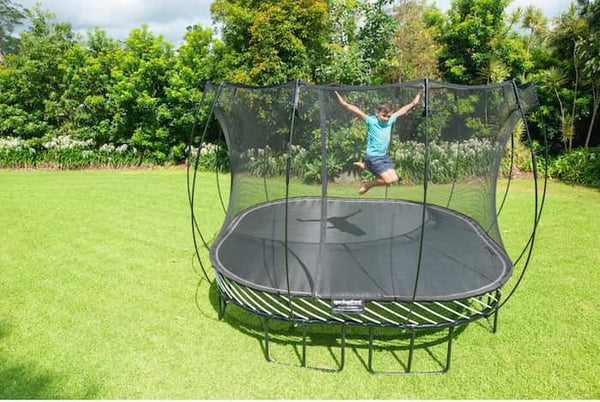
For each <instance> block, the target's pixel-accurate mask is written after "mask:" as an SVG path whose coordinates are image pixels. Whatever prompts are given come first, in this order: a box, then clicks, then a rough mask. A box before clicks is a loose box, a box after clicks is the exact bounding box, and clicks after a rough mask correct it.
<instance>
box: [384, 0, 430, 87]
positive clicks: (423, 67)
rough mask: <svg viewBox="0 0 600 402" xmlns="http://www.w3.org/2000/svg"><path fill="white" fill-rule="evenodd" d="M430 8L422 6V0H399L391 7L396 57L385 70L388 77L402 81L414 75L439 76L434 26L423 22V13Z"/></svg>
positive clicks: (424, 17) (414, 76)
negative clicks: (392, 8)
mask: <svg viewBox="0 0 600 402" xmlns="http://www.w3.org/2000/svg"><path fill="white" fill-rule="evenodd" d="M431 12H434V11H433V10H430V9H427V8H426V7H425V1H424V0H401V1H399V2H397V3H396V7H395V10H394V13H395V18H396V20H397V29H396V32H395V35H394V45H395V47H396V52H395V53H396V58H395V63H394V66H393V67H392V68H389V69H388V71H387V74H386V75H387V77H388V80H389V81H391V82H402V81H408V80H412V79H416V78H423V77H430V78H434V79H435V78H439V70H438V66H437V57H438V54H439V52H440V47H439V45H438V44H437V43H436V42H435V36H436V34H437V33H436V31H435V30H436V29H435V27H434V26H428V25H427V23H426V14H427V13H431Z"/></svg>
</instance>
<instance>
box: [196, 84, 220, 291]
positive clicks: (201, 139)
mask: <svg viewBox="0 0 600 402" xmlns="http://www.w3.org/2000/svg"><path fill="white" fill-rule="evenodd" d="M224 85H225V84H224V83H222V84H221V85H220V86H219V89H218V90H217V95H216V97H215V100H214V101H213V103H212V106H211V108H210V112H209V115H208V117H207V119H206V124H205V125H204V130H203V131H202V136H201V138H200V143H199V145H198V151H197V152H196V161H195V163H194V175H193V177H192V183H191V186H190V174H189V170H190V163H189V156H188V164H187V178H188V185H187V186H188V199H189V203H190V214H191V216H190V218H191V223H192V238H193V241H194V249H195V251H196V258H197V259H198V262H199V263H200V268H201V269H202V273H203V274H204V277H205V278H206V280H207V281H208V283H210V284H213V282H212V281H211V280H210V278H209V277H208V273H207V272H206V269H205V268H204V264H203V263H202V257H201V256H200V251H199V248H198V239H197V238H196V232H198V235H199V236H200V239H201V240H202V243H203V245H204V247H205V248H206V249H207V250H208V249H209V246H208V243H207V242H206V240H205V239H204V236H203V235H202V231H201V230H200V227H199V226H198V221H197V220H196V214H195V213H194V200H195V192H196V178H197V172H198V165H199V163H200V154H201V151H202V144H203V143H204V140H205V139H206V134H207V132H208V126H209V125H210V122H211V120H212V117H213V116H214V112H215V108H216V106H218V104H219V98H220V96H221V91H222V89H223V87H224ZM207 88H208V84H207V86H206V87H205V89H204V94H203V96H202V102H204V100H205V96H206V92H207ZM194 128H195V126H194ZM194 128H193V129H192V134H191V135H190V143H189V146H188V152H189V153H190V154H191V149H192V143H193V133H194Z"/></svg>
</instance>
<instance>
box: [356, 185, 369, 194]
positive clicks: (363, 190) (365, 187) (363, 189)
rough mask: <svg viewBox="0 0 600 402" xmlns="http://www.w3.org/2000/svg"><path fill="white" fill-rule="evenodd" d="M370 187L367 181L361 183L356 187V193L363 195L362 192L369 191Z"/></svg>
mask: <svg viewBox="0 0 600 402" xmlns="http://www.w3.org/2000/svg"><path fill="white" fill-rule="evenodd" d="M370 188H371V187H369V185H368V183H365V184H363V185H362V186H360V188H359V189H358V195H363V194H364V193H366V192H367V191H369V189H370Z"/></svg>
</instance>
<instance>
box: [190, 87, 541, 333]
mask: <svg viewBox="0 0 600 402" xmlns="http://www.w3.org/2000/svg"><path fill="white" fill-rule="evenodd" d="M207 88H208V92H211V91H213V92H217V91H218V94H219V95H218V103H215V104H214V105H213V109H214V115H215V117H216V119H217V120H218V122H219V124H220V126H221V129H222V132H223V136H224V139H225V141H226V144H227V151H228V156H229V165H230V168H231V186H230V192H229V200H228V205H227V212H226V216H225V219H224V221H223V225H222V227H221V229H220V231H219V233H218V235H217V236H216V239H215V241H214V243H213V244H212V246H211V248H210V260H211V263H212V266H213V267H214V269H215V271H216V275H217V284H218V287H219V290H220V292H221V293H222V294H223V296H224V297H225V298H226V299H227V300H229V301H231V302H233V303H236V304H238V305H239V306H241V307H242V308H245V309H247V310H248V311H251V312H253V313H256V314H259V315H262V316H264V317H267V318H277V319H282V320H292V321H297V322H301V323H311V322H324V323H331V324H343V325H368V326H392V327H398V328H410V329H413V330H415V329H417V330H418V329H425V328H443V327H453V326H456V325H460V324H464V323H466V322H469V321H472V320H474V319H477V318H480V317H486V316H488V315H490V314H491V312H493V311H494V309H495V308H496V307H497V306H498V303H499V298H500V296H499V290H500V289H501V288H502V287H503V286H504V285H505V284H506V283H507V281H508V280H509V279H510V277H511V275H512V273H513V263H512V262H511V259H510V258H509V256H508V254H507V252H506V250H505V247H504V243H503V239H502V236H501V232H500V230H499V227H498V220H497V219H498V218H497V212H498V211H497V205H496V197H497V194H496V188H497V185H498V176H499V170H500V165H501V161H502V158H503V156H504V153H505V149H506V146H507V144H508V141H509V138H512V137H511V136H512V132H513V128H514V127H515V125H516V124H517V122H518V121H519V120H520V119H523V118H524V116H525V113H527V111H528V110H530V109H531V108H532V107H534V106H535V105H536V104H537V100H536V95H535V87H533V86H527V87H523V88H518V87H517V86H516V85H515V84H514V82H506V83H502V84H496V85H489V86H464V85H453V84H447V83H442V82H438V81H432V80H415V81H410V82H406V83H399V84H392V85H381V86H371V87H364V86H362V87H359V86H341V85H314V84H310V83H306V82H303V81H300V80H296V81H293V82H289V83H285V84H282V85H276V86H270V87H252V86H244V85H239V84H231V83H224V84H221V86H219V87H217V86H212V87H211V86H209V87H207ZM382 116H383V117H382ZM378 152H381V153H378ZM374 156H375V157H376V158H375V157H374ZM381 158H383V159H381ZM386 158H387V159H386ZM379 159H381V160H384V162H383V165H381V166H380V167H377V166H376V164H377V163H379V162H374V161H378V160H379ZM386 160H387V161H386ZM377 169H383V170H380V172H386V174H385V175H382V174H380V173H377V171H376V170H377ZM390 171H393V172H394V173H395V174H397V176H399V177H400V180H399V182H394V180H391V181H388V178H389V177H393V176H391V173H390ZM374 172H375V173H374ZM388 173H389V174H390V175H388ZM382 178H385V179H386V180H383V179H382ZM507 189H508V186H507ZM536 192H537V190H536ZM192 194H193V192H192ZM192 205H193V204H192ZM535 208H536V213H535V215H534V228H535V226H537V222H538V220H539V213H538V212H537V211H538V208H539V206H538V203H537V201H536V206H535ZM532 242H533V239H532V241H531V243H532ZM528 245H530V244H528Z"/></svg>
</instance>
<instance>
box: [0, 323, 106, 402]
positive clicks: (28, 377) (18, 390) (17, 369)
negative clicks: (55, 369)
mask: <svg viewBox="0 0 600 402" xmlns="http://www.w3.org/2000/svg"><path fill="white" fill-rule="evenodd" d="M10 332H11V326H10V324H9V323H8V322H6V321H0V345H1V344H2V340H3V339H4V338H6V337H7V336H8V335H9V334H10ZM63 382H64V381H63V379H62V378H61V376H60V375H58V374H56V373H52V372H50V371H48V370H45V369H41V368H39V367H36V366H35V365H34V364H31V363H24V362H12V361H10V360H9V359H7V358H6V354H4V355H3V356H1V357H0V400H8V399H97V398H98V397H99V387H98V386H90V387H88V388H87V389H86V390H85V391H84V392H82V393H77V394H69V393H68V392H64V391H61V390H60V387H59V386H57V385H58V384H60V383H63Z"/></svg>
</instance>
